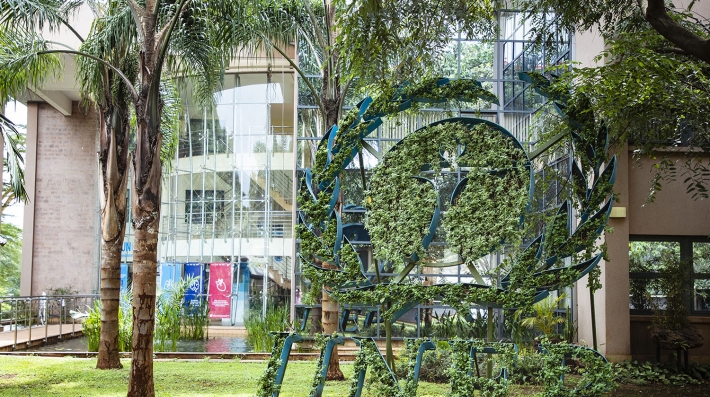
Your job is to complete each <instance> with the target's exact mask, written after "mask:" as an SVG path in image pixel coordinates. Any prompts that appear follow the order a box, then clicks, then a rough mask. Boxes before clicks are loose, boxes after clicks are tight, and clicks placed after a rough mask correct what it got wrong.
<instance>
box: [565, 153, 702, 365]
mask: <svg viewBox="0 0 710 397" xmlns="http://www.w3.org/2000/svg"><path fill="white" fill-rule="evenodd" d="M633 149H634V148H633V147H631V148H629V147H625V148H623V149H622V150H619V151H618V152H617V156H618V160H619V167H618V173H617V179H616V183H615V185H614V192H615V193H616V195H617V197H618V199H619V201H618V202H617V203H615V204H614V207H615V208H623V209H625V212H626V215H625V216H623V217H615V218H611V219H610V220H609V226H611V227H612V228H613V232H612V233H609V234H606V235H605V236H604V239H605V241H606V244H607V254H608V257H609V261H606V262H604V263H602V265H601V268H602V276H601V280H602V284H603V287H602V289H601V290H599V291H597V292H596V294H595V299H594V302H595V307H596V321H597V334H598V335H597V336H598V347H599V350H600V351H601V352H602V353H604V354H605V355H606V356H607V358H609V359H611V360H615V361H618V360H625V359H629V358H631V357H632V356H633V358H638V359H654V358H655V345H654V344H653V343H652V342H651V341H650V336H649V335H648V329H647V328H648V325H650V322H649V320H648V318H647V317H648V316H631V315H630V312H629V295H628V292H629V236H630V235H649V236H650V235H668V236H702V237H706V236H708V235H710V200H693V198H692V197H691V196H690V195H689V194H687V193H686V189H685V186H684V185H683V183H682V181H683V179H684V177H679V178H678V179H677V180H675V181H665V182H663V189H662V190H661V191H660V192H659V193H658V195H657V197H656V199H655V201H654V202H653V203H646V198H647V197H648V193H649V187H650V182H651V179H652V177H653V164H654V162H655V161H658V160H651V159H640V160H638V161H637V160H636V159H634V158H633V155H632V154H633ZM664 154H665V155H668V156H670V157H671V159H673V160H682V159H683V154H682V153H677V152H676V153H672V152H668V153H664ZM664 154H660V155H659V157H658V159H660V156H662V155H664ZM586 283H587V278H586V277H585V278H583V279H582V280H581V281H580V282H579V283H578V284H577V286H578V289H577V304H578V306H577V309H578V325H579V339H580V341H584V342H586V344H587V345H589V346H591V344H592V331H591V330H592V328H591V311H590V298H589V291H588V289H586V288H585V287H586ZM706 320H707V319H704V318H693V319H692V321H693V322H695V323H697V324H694V325H696V326H698V327H699V328H700V329H701V331H702V332H703V333H704V334H706V335H707V334H708V333H710V323H709V322H708V321H706ZM708 352H710V350H708V349H698V350H696V351H692V352H691V354H690V357H691V359H692V360H694V361H703V362H710V354H709V353H708ZM667 353H668V352H665V351H664V352H663V354H664V355H667Z"/></svg>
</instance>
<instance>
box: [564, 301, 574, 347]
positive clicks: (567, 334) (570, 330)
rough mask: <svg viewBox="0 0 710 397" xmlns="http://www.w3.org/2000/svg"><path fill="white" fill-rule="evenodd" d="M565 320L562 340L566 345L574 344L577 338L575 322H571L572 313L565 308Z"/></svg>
mask: <svg viewBox="0 0 710 397" xmlns="http://www.w3.org/2000/svg"><path fill="white" fill-rule="evenodd" d="M565 319H566V320H565V328H564V331H563V335H564V339H565V341H566V342H567V343H574V341H575V339H576V338H577V320H572V312H570V310H569V307H568V308H565Z"/></svg>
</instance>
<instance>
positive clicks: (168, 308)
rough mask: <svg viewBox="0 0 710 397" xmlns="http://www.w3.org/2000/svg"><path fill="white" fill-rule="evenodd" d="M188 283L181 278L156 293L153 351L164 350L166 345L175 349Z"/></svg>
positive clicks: (179, 332) (172, 349)
mask: <svg viewBox="0 0 710 397" xmlns="http://www.w3.org/2000/svg"><path fill="white" fill-rule="evenodd" d="M188 285H189V284H187V282H186V281H185V280H181V281H180V282H177V283H175V284H173V287H172V288H171V289H169V290H166V291H161V293H160V295H158V299H157V304H156V309H155V334H154V341H155V343H154V349H155V351H166V348H168V347H169V348H170V350H171V351H177V341H178V340H180V334H181V326H180V325H181V317H182V305H183V301H184V299H185V291H186V290H187V286H188ZM168 344H169V345H168Z"/></svg>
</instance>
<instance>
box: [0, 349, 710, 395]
mask: <svg viewBox="0 0 710 397" xmlns="http://www.w3.org/2000/svg"><path fill="white" fill-rule="evenodd" d="M122 362H123V365H124V369H121V370H109V371H100V370H97V369H95V368H94V367H95V365H96V359H80V358H49V357H8V356H0V396H3V397H20V396H21V397H40V396H72V397H89V396H92V397H99V396H102V397H103V396H105V397H109V396H111V397H113V396H125V395H126V390H127V385H128V370H129V366H130V361H129V360H123V361H122ZM265 366H266V363H241V362H237V361H185V360H181V361H178V360H173V361H156V362H155V391H156V394H157V395H158V396H186V397H187V396H190V397H207V396H235V397H245V396H253V395H254V394H255V393H256V383H257V379H258V378H259V376H261V373H262V372H263V371H264V369H265ZM341 368H342V369H343V373H344V374H345V376H346V378H351V377H352V374H353V369H352V365H350V364H341ZM314 370H315V362H313V361H311V362H291V363H289V365H288V368H287V370H286V377H285V379H284V385H283V387H282V389H281V396H283V397H291V396H296V397H302V396H307V395H308V392H309V390H310V384H311V380H312V376H313V371H314ZM349 386H350V384H349V382H348V381H345V382H328V383H326V386H325V390H324V396H333V397H335V396H345V395H347V392H348V390H349ZM509 390H510V395H511V396H524V395H531V394H534V393H536V392H539V391H541V389H540V388H538V387H531V386H517V385H512V386H511V387H510V389H509ZM448 392H449V385H448V384H443V385H439V384H434V383H427V382H420V383H419V390H418V393H417V395H418V396H432V397H433V396H446V395H447V394H448ZM372 395H373V393H368V391H367V389H365V390H364V393H363V396H372ZM676 395H684V396H710V387H708V386H707V385H703V386H688V387H678V386H665V385H648V386H632V385H621V386H620V387H619V388H618V389H617V390H616V391H615V392H613V393H612V394H611V396H617V397H627V396H629V397H630V396H643V397H656V396H658V397H661V396H676Z"/></svg>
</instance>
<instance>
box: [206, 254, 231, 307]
mask: <svg viewBox="0 0 710 397" xmlns="http://www.w3.org/2000/svg"><path fill="white" fill-rule="evenodd" d="M207 293H208V294H209V296H210V299H209V303H210V318H229V308H230V303H231V301H232V298H231V297H230V295H231V294H232V264H231V263H228V262H216V263H210V284H209V290H208V292H207Z"/></svg>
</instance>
